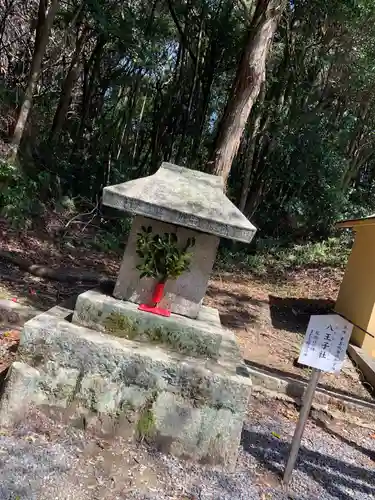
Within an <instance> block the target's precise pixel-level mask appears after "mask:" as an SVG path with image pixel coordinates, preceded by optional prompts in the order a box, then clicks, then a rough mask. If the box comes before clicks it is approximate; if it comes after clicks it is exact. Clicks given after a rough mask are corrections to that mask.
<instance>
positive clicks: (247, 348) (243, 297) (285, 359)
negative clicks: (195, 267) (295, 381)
mask: <svg viewBox="0 0 375 500" xmlns="http://www.w3.org/2000/svg"><path fill="white" fill-rule="evenodd" d="M341 279H342V271H341V270H337V269H331V268H323V269H299V270H295V271H293V272H290V273H288V274H286V275H284V276H278V277H276V279H275V277H273V276H267V277H266V278H264V279H261V280H260V279H259V278H255V277H254V276H251V275H248V274H244V273H239V274H233V273H216V275H215V276H214V277H213V279H212V280H211V283H210V288H209V290H208V293H207V297H206V303H207V304H208V305H210V306H212V307H217V308H218V309H219V311H220V316H221V321H222V323H223V325H224V326H226V327H228V328H231V329H232V330H233V331H234V332H235V333H236V335H237V338H238V341H239V343H240V346H241V349H242V353H243V356H244V358H245V360H246V362H247V363H248V364H249V365H250V366H253V367H255V368H261V369H266V370H268V371H272V372H273V373H275V374H282V375H287V376H290V377H292V378H302V379H307V378H308V377H309V373H310V370H309V369H308V368H303V367H299V366H297V365H296V360H297V359H298V356H299V351H300V346H301V343H302V341H303V336H304V333H305V331H306V327H307V323H308V321H309V318H310V315H311V314H324V313H326V312H328V311H330V310H331V309H332V308H333V306H334V302H335V299H336V297H337V293H338V290H339V286H340V282H341ZM320 385H321V386H323V387H325V388H327V389H333V390H336V391H338V392H341V393H343V394H347V395H355V396H356V397H360V398H364V399H372V398H373V389H372V387H371V386H370V385H369V384H368V383H367V382H366V381H365V380H364V379H363V377H362V374H361V372H360V371H359V370H358V369H357V368H356V367H355V366H354V364H353V363H352V361H351V360H350V359H349V358H348V359H347V360H346V362H345V363H344V367H343V369H342V370H341V372H340V375H334V374H329V373H325V374H323V375H322V376H321V382H320Z"/></svg>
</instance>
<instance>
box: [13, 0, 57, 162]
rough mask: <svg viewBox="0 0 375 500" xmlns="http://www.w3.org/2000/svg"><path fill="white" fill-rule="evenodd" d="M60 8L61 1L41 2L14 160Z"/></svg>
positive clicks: (16, 127)
mask: <svg viewBox="0 0 375 500" xmlns="http://www.w3.org/2000/svg"><path fill="white" fill-rule="evenodd" d="M58 6H59V0H51V3H50V5H49V6H48V4H47V0H39V9H38V20H37V24H36V34H35V44H34V52H33V58H32V61H31V69H30V74H29V78H28V82H27V88H26V91H25V95H24V98H23V102H22V104H21V107H20V110H19V114H18V118H17V122H16V126H15V128H14V133H13V138H12V153H11V155H12V159H15V158H16V156H17V154H18V149H19V146H20V144H21V140H22V136H23V133H24V130H25V126H26V122H27V118H28V116H29V113H30V110H31V107H32V103H33V96H34V92H35V87H36V85H37V82H38V79H39V74H40V69H41V66H42V60H43V56H44V53H45V51H46V48H47V44H48V39H49V35H50V31H51V28H52V24H53V20H54V18H55V15H56V13H57V9H58Z"/></svg>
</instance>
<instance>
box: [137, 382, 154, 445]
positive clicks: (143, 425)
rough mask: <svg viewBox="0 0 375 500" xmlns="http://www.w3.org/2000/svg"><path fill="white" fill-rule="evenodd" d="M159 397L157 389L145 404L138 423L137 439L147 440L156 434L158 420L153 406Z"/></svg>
mask: <svg viewBox="0 0 375 500" xmlns="http://www.w3.org/2000/svg"><path fill="white" fill-rule="evenodd" d="M157 397H158V393H157V391H153V393H152V394H151V396H150V397H149V398H148V399H147V401H146V403H145V404H144V406H143V407H142V408H141V411H140V414H139V418H138V421H137V424H136V433H137V439H138V440H139V441H141V442H142V441H144V440H146V441H147V440H149V439H151V438H152V437H153V436H154V435H155V432H156V422H155V416H154V412H153V409H152V406H153V404H154V402H155V400H156V398H157Z"/></svg>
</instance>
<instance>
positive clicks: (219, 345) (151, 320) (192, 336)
mask: <svg viewBox="0 0 375 500" xmlns="http://www.w3.org/2000/svg"><path fill="white" fill-rule="evenodd" d="M73 322H74V323H77V324H80V325H82V326H87V327H89V328H92V329H94V330H98V331H102V332H106V333H109V334H111V335H114V336H116V337H122V338H125V339H128V340H136V341H140V342H146V343H147V342H148V343H151V344H153V345H157V344H162V345H164V347H166V348H167V349H172V350H176V351H178V352H181V353H184V354H187V355H191V356H197V357H204V358H211V359H215V360H218V359H219V358H221V362H223V361H224V359H228V358H229V360H232V362H233V363H236V362H237V363H240V362H241V361H240V351H239V348H238V345H237V342H236V338H235V336H234V334H233V333H232V332H231V331H230V330H227V329H225V328H223V327H222V326H221V324H220V318H219V313H218V311H217V310H216V309H212V308H210V307H202V309H201V311H200V313H199V316H198V318H197V319H196V320H193V319H191V318H187V317H184V316H179V315H176V314H172V315H171V316H170V317H168V318H166V317H163V316H158V315H155V314H150V313H148V312H144V311H140V310H139V309H138V305H137V304H133V303H132V302H124V301H122V300H117V299H114V298H113V297H110V296H108V295H104V294H103V293H101V292H98V291H95V290H90V291H87V292H85V293H82V294H81V295H79V297H78V299H77V303H76V308H75V311H74V315H73Z"/></svg>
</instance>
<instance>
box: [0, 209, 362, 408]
mask: <svg viewBox="0 0 375 500" xmlns="http://www.w3.org/2000/svg"><path fill="white" fill-rule="evenodd" d="M59 224H60V226H61V224H63V221H62V219H61V218H60V219H59V218H58V217H56V218H55V219H54V220H52V221H48V223H46V224H45V227H44V228H43V230H41V229H39V230H38V231H24V232H22V233H20V232H16V231H14V230H12V229H10V228H9V226H8V225H7V223H6V222H5V221H4V220H1V219H0V241H1V250H6V251H10V252H13V253H16V254H17V255H19V256H22V257H24V258H27V259H28V260H31V261H32V262H33V263H35V264H39V265H49V266H53V267H60V268H61V267H68V268H77V269H85V270H87V271H91V272H92V271H95V272H97V273H98V274H101V275H103V276H107V277H109V278H115V277H116V275H117V272H118V269H119V265H120V262H121V255H119V254H116V253H114V252H99V251H96V250H92V249H90V250H88V249H87V248H86V247H85V244H84V243H85V241H86V242H88V241H89V239H90V237H92V234H91V235H90V233H87V234H86V233H85V234H82V233H80V232H78V233H77V234H76V235H75V236H76V241H77V242H78V241H80V243H79V244H78V243H77V244H75V243H74V241H75V240H74V238H70V239H69V242H68V243H67V242H64V241H61V240H60V239H56V238H55V237H54V236H53V235H54V234H55V232H54V231H53V230H51V227H52V228H56V226H59ZM82 242H83V243H82ZM0 277H1V281H0V299H12V300H14V301H17V302H18V303H20V304H28V305H32V306H33V307H35V308H37V309H40V310H46V309H48V308H49V307H52V306H53V305H55V304H56V303H60V302H61V301H62V300H64V299H66V298H68V297H69V296H71V295H73V294H76V293H80V292H82V291H84V290H86V289H87V288H88V286H87V284H85V283H80V282H77V283H75V284H74V285H72V284H67V283H60V282H54V281H49V280H44V279H41V278H37V277H35V276H33V275H31V274H29V273H25V272H24V271H22V270H21V269H19V268H18V267H17V266H14V265H12V264H9V263H7V262H6V261H3V260H1V257H0ZM341 279H342V271H340V270H337V269H331V268H323V269H322V268H319V269H296V270H294V271H293V272H288V273H286V274H284V275H278V276H274V275H267V276H265V277H263V278H262V279H260V278H257V277H255V276H253V275H251V273H244V272H238V273H233V272H231V273H225V272H215V273H214V275H213V278H212V279H211V281H210V285H209V289H208V292H207V296H206V298H205V303H206V304H207V305H210V306H212V307H217V308H218V309H219V312H220V316H221V321H222V323H223V325H224V326H226V327H228V328H230V329H232V330H233V331H234V332H235V333H236V335H237V337H238V340H239V343H240V345H241V349H242V352H243V356H244V358H245V360H246V362H247V363H248V364H249V365H252V366H255V367H258V368H263V369H267V370H272V371H273V372H274V373H276V374H277V373H281V374H283V375H288V376H291V377H297V378H303V379H306V378H307V377H308V376H309V370H308V369H304V368H301V367H298V366H296V364H295V361H296V359H297V358H298V354H299V348H300V345H301V342H302V339H303V335H304V332H305V329H306V326H307V322H308V319H309V316H310V314H319V313H321V312H325V311H327V310H330V309H331V308H332V306H333V304H334V301H335V299H336V296H337V292H338V288H339V285H340V281H341ZM0 313H1V311H0ZM0 327H1V328H2V330H0V357H1V359H0V362H2V363H3V367H4V364H9V362H10V361H11V360H12V358H13V356H14V352H15V348H14V346H15V342H14V339H15V337H16V336H17V332H18V330H17V327H12V325H10V326H9V324H6V322H5V323H4V321H3V322H1V314H0ZM14 328H15V330H14ZM10 330H11V331H13V330H14V333H11V334H8V335H5V336H4V333H6V332H9V331H10ZM8 344H9V349H8V350H7V349H6V348H5V351H6V353H5V354H4V352H5V351H4V345H5V346H6V345H8ZM2 345H3V348H2V347H1V346H2ZM1 353H3V354H1ZM321 385H323V386H325V387H327V388H331V389H335V390H337V391H341V392H342V393H345V394H352V395H356V396H357V397H361V398H366V399H372V388H371V387H370V386H369V385H368V384H367V383H366V382H365V381H364V380H363V378H362V375H361V373H360V372H359V371H358V370H357V369H356V367H355V366H354V365H353V363H352V362H351V361H350V360H347V362H346V363H345V365H344V368H343V370H342V371H341V373H340V375H339V376H337V375H330V374H324V375H323V376H322V379H321Z"/></svg>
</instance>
